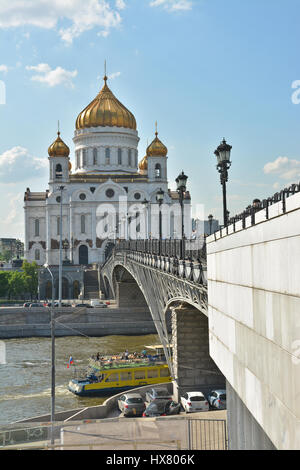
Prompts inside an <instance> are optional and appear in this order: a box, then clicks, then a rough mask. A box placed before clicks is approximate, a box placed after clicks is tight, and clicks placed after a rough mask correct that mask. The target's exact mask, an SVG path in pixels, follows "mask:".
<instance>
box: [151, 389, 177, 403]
mask: <svg viewBox="0 0 300 470" xmlns="http://www.w3.org/2000/svg"><path fill="white" fill-rule="evenodd" d="M157 399H164V400H172V396H171V395H170V393H169V392H168V389H167V388H166V387H154V388H150V389H149V390H147V392H146V401H147V402H148V403H150V402H151V401H153V400H157Z"/></svg>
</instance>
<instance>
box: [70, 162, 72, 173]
mask: <svg viewBox="0 0 300 470" xmlns="http://www.w3.org/2000/svg"><path fill="white" fill-rule="evenodd" d="M71 170H72V163H71V162H70V161H69V171H71Z"/></svg>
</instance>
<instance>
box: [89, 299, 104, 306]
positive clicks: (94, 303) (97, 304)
mask: <svg viewBox="0 0 300 470" xmlns="http://www.w3.org/2000/svg"><path fill="white" fill-rule="evenodd" d="M91 307H94V308H107V305H106V304H105V303H104V302H101V301H100V300H98V299H92V300H91Z"/></svg>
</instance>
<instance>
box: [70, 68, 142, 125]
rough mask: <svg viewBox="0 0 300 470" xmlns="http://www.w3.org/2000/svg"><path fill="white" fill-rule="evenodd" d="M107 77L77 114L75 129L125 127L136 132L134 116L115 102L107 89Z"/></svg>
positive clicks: (115, 99)
mask: <svg viewBox="0 0 300 470" xmlns="http://www.w3.org/2000/svg"><path fill="white" fill-rule="evenodd" d="M106 82H107V77H106V76H105V77H104V86H103V88H102V90H101V91H100V93H98V95H97V96H96V98H95V99H94V100H93V101H92V102H91V103H90V104H89V105H88V106H87V107H86V108H85V109H84V110H83V111H82V112H81V113H80V114H79V116H78V117H77V120H76V129H85V128H86V127H125V128H127V129H134V130H136V120H135V117H134V115H133V114H132V113H131V112H130V111H128V109H127V108H125V106H124V105H123V104H122V103H120V101H118V100H117V98H116V97H115V96H114V94H113V93H112V92H111V90H110V89H109V88H108V86H107V84H106Z"/></svg>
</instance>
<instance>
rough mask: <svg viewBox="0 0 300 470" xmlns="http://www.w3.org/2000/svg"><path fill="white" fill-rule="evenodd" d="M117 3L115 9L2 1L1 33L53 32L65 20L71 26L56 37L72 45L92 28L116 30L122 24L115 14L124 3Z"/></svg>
mask: <svg viewBox="0 0 300 470" xmlns="http://www.w3.org/2000/svg"><path fill="white" fill-rule="evenodd" d="M117 3H118V6H117V4H115V5H116V6H115V9H114V8H113V7H112V6H111V4H110V2H109V1H108V0H85V1H84V2H83V1H82V0H26V1H24V0H1V2H0V29H7V28H17V27H23V26H35V27H39V28H43V29H56V27H57V25H58V23H59V22H61V21H64V20H67V21H68V22H70V23H71V25H70V26H68V27H60V29H59V35H60V37H61V38H62V39H63V41H65V42H66V43H68V44H71V43H72V42H73V39H74V38H76V37H78V36H80V35H81V34H82V33H84V32H85V31H88V30H90V29H92V28H95V27H100V28H104V29H105V30H107V31H109V30H110V29H111V28H116V27H118V26H119V25H120V23H121V21H122V19H121V16H120V14H119V11H118V10H120V9H122V7H123V4H124V2H123V0H121V1H119V2H117ZM124 6H125V4H124Z"/></svg>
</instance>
